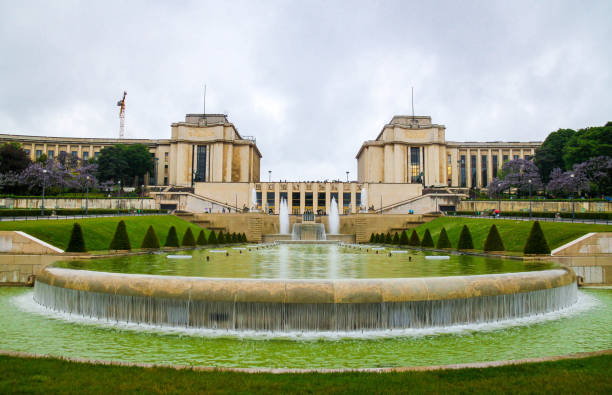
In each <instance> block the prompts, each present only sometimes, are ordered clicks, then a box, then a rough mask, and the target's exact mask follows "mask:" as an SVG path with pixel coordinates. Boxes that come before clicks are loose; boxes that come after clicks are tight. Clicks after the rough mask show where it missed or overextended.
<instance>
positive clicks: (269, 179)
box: [268, 170, 272, 182]
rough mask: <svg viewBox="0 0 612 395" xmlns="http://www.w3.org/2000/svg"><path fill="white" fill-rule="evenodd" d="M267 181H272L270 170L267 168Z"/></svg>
mask: <svg viewBox="0 0 612 395" xmlns="http://www.w3.org/2000/svg"><path fill="white" fill-rule="evenodd" d="M268 182H272V170H268Z"/></svg>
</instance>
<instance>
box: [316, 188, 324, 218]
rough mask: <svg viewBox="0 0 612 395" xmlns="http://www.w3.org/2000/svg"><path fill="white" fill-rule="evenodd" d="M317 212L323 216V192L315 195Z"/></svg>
mask: <svg viewBox="0 0 612 395" xmlns="http://www.w3.org/2000/svg"><path fill="white" fill-rule="evenodd" d="M317 211H319V212H320V213H321V214H325V192H319V193H318V195H317Z"/></svg>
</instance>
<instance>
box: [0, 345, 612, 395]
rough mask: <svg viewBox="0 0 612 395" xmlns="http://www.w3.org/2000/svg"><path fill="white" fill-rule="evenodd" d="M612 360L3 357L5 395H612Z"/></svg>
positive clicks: (0, 371)
mask: <svg viewBox="0 0 612 395" xmlns="http://www.w3.org/2000/svg"><path fill="white" fill-rule="evenodd" d="M610 372H612V355H604V356H596V357H589V358H584V359H573V360H563V361H557V362H542V363H529V364H523V365H516V366H502V367H492V368H482V369H459V370H438V371H431V372H402V373H382V374H380V373H329V374H323V373H304V374H267V373H265V374H264V373H259V374H248V373H236V372H196V371H192V370H174V369H169V368H138V367H123V366H104V365H91V364H84V363H74V362H67V361H63V360H58V359H22V358H16V357H6V356H1V357H0V393H17V392H18V393H45V394H55V393H79V394H115V393H160V394H191V393H232V394H234V393H265V394H269V393H320V394H329V393H347V394H372V393H380V394H382V393H384V394H388V393H400V392H401V393H442V394H448V393H466V394H474V393H487V394H488V393H512V394H515V393H568V394H572V393H588V394H609V393H612V376H611V375H610Z"/></svg>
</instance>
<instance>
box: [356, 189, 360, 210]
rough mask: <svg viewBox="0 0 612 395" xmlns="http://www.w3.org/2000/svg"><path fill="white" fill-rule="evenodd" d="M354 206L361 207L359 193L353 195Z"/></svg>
mask: <svg viewBox="0 0 612 395" xmlns="http://www.w3.org/2000/svg"><path fill="white" fill-rule="evenodd" d="M355 206H357V207H361V192H357V193H356V194H355Z"/></svg>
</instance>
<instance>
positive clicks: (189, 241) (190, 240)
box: [181, 228, 196, 247]
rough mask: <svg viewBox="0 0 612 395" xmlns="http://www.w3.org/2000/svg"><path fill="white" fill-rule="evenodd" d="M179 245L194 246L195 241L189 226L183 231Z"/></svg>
mask: <svg viewBox="0 0 612 395" xmlns="http://www.w3.org/2000/svg"><path fill="white" fill-rule="evenodd" d="M181 245H182V246H183V247H195V245H196V241H195V238H194V237H193V232H192V231H191V228H187V230H186V231H185V234H184V235H183V241H182V242H181Z"/></svg>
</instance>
